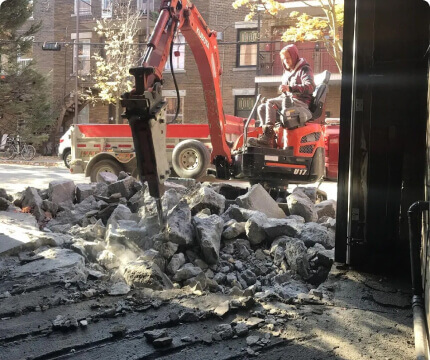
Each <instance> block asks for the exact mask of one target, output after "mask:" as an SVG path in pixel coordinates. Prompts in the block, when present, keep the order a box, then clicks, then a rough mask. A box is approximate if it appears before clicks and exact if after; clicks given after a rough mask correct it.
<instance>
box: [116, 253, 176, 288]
mask: <svg viewBox="0 0 430 360" xmlns="http://www.w3.org/2000/svg"><path fill="white" fill-rule="evenodd" d="M124 279H125V281H126V282H127V284H128V285H130V286H131V285H133V286H135V287H138V288H139V287H143V288H150V289H153V290H163V289H172V288H173V284H172V282H171V281H170V279H169V278H168V277H167V275H166V274H164V273H163V272H162V271H161V270H160V268H159V267H158V265H157V264H155V263H151V262H149V261H147V260H136V261H132V262H129V263H127V264H126V265H125V267H124Z"/></svg>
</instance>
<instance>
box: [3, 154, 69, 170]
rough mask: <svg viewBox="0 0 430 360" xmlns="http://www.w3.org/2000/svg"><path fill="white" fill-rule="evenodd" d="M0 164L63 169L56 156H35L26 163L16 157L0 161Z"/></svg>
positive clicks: (60, 161) (62, 164)
mask: <svg viewBox="0 0 430 360" xmlns="http://www.w3.org/2000/svg"><path fill="white" fill-rule="evenodd" d="M0 164H19V165H34V166H59V167H61V166H62V167H64V168H66V167H65V165H64V162H63V160H62V159H60V158H59V157H58V156H41V155H40V156H38V155H36V156H35V157H34V159H33V160H30V161H27V160H24V159H22V158H21V157H20V156H16V157H15V158H14V159H12V160H4V159H0Z"/></svg>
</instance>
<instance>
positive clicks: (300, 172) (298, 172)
mask: <svg viewBox="0 0 430 360" xmlns="http://www.w3.org/2000/svg"><path fill="white" fill-rule="evenodd" d="M307 172H308V170H307V169H294V175H306V174H307Z"/></svg>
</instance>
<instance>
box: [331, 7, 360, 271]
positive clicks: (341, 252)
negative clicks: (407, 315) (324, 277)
mask: <svg viewBox="0 0 430 360" xmlns="http://www.w3.org/2000/svg"><path fill="white" fill-rule="evenodd" d="M344 15H345V23H344V28H343V59H342V85H341V104H340V123H341V124H342V125H341V127H340V136H339V165H338V169H339V175H338V182H337V186H338V188H337V189H338V190H337V212H336V213H337V215H336V248H335V259H336V261H338V262H341V263H345V262H346V236H347V223H348V176H349V143H350V132H351V106H352V101H351V96H352V59H353V51H354V48H353V39H354V15H355V1H345V14H344Z"/></svg>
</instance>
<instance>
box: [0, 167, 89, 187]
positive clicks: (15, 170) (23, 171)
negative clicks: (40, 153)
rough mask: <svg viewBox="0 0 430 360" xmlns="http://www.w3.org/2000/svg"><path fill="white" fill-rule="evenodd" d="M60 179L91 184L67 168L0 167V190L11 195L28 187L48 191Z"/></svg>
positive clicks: (87, 179)
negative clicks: (52, 182)
mask: <svg viewBox="0 0 430 360" xmlns="http://www.w3.org/2000/svg"><path fill="white" fill-rule="evenodd" d="M60 179H70V180H73V181H74V182H75V184H79V183H88V182H89V178H85V175H84V174H71V173H70V172H69V169H66V168H65V167H52V166H51V167H47V166H32V165H5V164H2V165H0V188H3V189H5V190H6V191H7V192H8V193H9V194H14V193H17V192H20V191H23V190H25V188H27V187H28V186H32V187H35V188H38V189H46V188H48V184H49V183H50V182H51V181H54V180H60Z"/></svg>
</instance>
